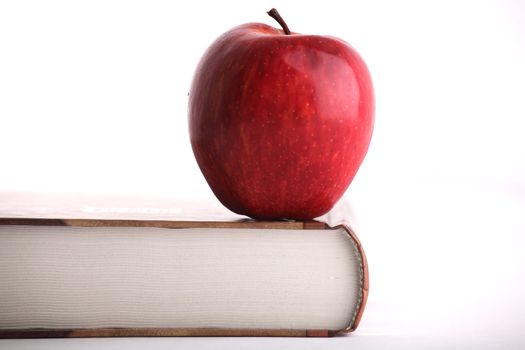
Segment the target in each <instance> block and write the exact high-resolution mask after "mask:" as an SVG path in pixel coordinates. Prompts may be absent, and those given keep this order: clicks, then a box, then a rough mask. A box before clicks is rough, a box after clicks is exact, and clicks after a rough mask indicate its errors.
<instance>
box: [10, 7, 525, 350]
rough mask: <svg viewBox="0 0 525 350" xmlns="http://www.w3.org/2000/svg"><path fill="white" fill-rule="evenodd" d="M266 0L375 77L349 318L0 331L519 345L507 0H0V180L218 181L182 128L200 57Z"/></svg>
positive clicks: (26, 186) (62, 344) (519, 218)
mask: <svg viewBox="0 0 525 350" xmlns="http://www.w3.org/2000/svg"><path fill="white" fill-rule="evenodd" d="M277 5H278V9H279V10H280V12H281V14H282V15H283V16H284V17H285V19H286V20H287V22H288V24H289V26H290V28H291V29H292V30H294V31H298V32H303V33H316V34H332V35H335V36H339V37H341V38H344V39H345V40H347V41H348V42H350V43H351V44H352V45H353V46H354V47H355V48H356V49H357V50H358V51H359V52H360V53H361V54H362V56H363V57H364V59H365V61H366V62H367V63H368V65H369V68H370V70H371V73H372V77H373V80H374V84H375V89H376V97H377V113H376V129H375V133H374V137H373V140H372V145H371V148H370V152H369V154H368V156H367V159H366V160H365V163H364V165H363V167H362V169H361V170H360V172H359V174H358V176H357V177H356V179H355V181H354V183H353V184H352V186H351V188H350V190H349V191H348V193H347V196H348V197H349V198H350V199H351V201H352V202H353V204H354V210H355V212H356V214H357V217H358V218H359V224H360V228H361V230H360V231H359V233H360V237H361V239H362V242H363V244H364V246H365V249H366V251H367V253H368V256H369V262H370V273H371V291H370V299H369V303H368V309H367V310H366V312H365V315H364V318H363V321H362V324H361V327H360V328H359V330H358V331H357V332H356V333H355V334H354V335H352V336H349V337H343V338H335V339H312V340H310V339H258V338H248V339H244V338H243V339H108V340H104V339H88V340H69V339H67V340H41V341H36V340H22V341H3V342H0V347H1V348H6V349H7V348H15V349H16V348H20V349H24V348H35V347H47V348H49V349H51V348H53V349H60V348H64V349H65V348H71V347H75V348H81V349H82V348H97V349H104V348H105V349H110V348H111V349H118V348H126V349H129V348H136V349H138V348H152V349H153V348H159V349H163V348H165V349H167V348H172V347H173V346H175V345H178V346H180V347H183V348H193V349H199V348H200V349H207V348H210V349H211V348H214V349H217V348H228V349H231V348H255V349H257V348H276V349H277V348H279V349H281V348H297V349H299V348H301V349H327V348H328V349H329V348H334V349H335V348H341V349H343V348H345V349H346V348H356V349H357V348H358V349H384V348H389V349H396V348H397V349H407V348H412V349H419V348H439V349H442V348H471V349H483V348H485V349H494V348H506V349H521V348H523V345H524V344H525V336H523V335H522V329H523V328H524V326H525V310H524V309H525V302H524V300H523V295H525V282H524V281H525V278H524V277H525V262H524V257H523V253H522V247H523V246H524V244H525V239H524V238H523V234H524V233H525V222H524V221H525V141H524V139H525V138H524V137H523V136H522V134H523V132H524V130H525V127H524V117H525V105H524V101H523V92H524V91H525V65H524V64H523V62H525V41H524V40H523V38H524V36H525V26H524V23H525V8H524V5H523V2H520V1H518V0H515V1H512V0H507V1H483V2H478V1H463V2H458V1H440V2H433V3H429V2H418V1H396V2H391V1H384V2H378V1H370V2H362V1H361V2H357V1H353V2H340V3H335V2H334V3H329V2H328V3H327V2H322V3H304V2H280V3H279V4H275V3H271V2H263V3H261V4H253V3H251V2H240V1H239V2H228V3H221V2H213V3H212V2H210V3H203V2H200V1H192V2H189V3H188V4H184V5H181V4H178V3H175V2H173V3H171V2H155V3H146V2H132V3H128V2H117V1H109V2H105V1H104V2H103V1H91V2H86V3H69V2H56V1H48V2H33V3H27V2H24V1H21V2H9V3H8V2H6V3H2V4H1V5H0V120H1V137H0V152H1V153H0V154H1V158H2V168H1V171H0V189H2V190H6V189H7V190H11V189H16V190H62V191H87V192H94V191H98V192H108V191H111V192H125V193H129V192H131V193H138V194H140V193H145V194H149V193H151V194H157V193H162V194H176V195H183V196H201V197H211V193H210V191H209V189H208V188H207V185H206V183H205V181H204V180H203V178H202V176H201V175H200V172H199V170H198V168H197V167H196V164H195V162H194V160H193V155H192V153H191V149H190V146H189V142H188V135H187V126H186V102H187V96H186V93H187V91H188V88H189V84H190V81H191V76H192V73H193V69H194V67H195V65H196V63H197V60H198V59H199V57H200V55H201V54H202V52H203V51H204V49H205V48H206V47H207V46H208V45H209V44H210V43H211V41H212V40H213V39H214V38H215V37H217V36H218V35H219V34H221V33H222V32H223V31H225V30H227V29H229V28H230V27H232V26H234V25H237V24H240V23H244V22H251V21H263V22H266V23H272V20H271V18H269V17H268V16H266V15H265V14H264V11H266V10H268V9H269V8H270V7H272V6H277ZM6 164H8V165H9V166H5V165H6Z"/></svg>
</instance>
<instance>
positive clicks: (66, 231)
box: [0, 193, 368, 338]
mask: <svg viewBox="0 0 525 350" xmlns="http://www.w3.org/2000/svg"><path fill="white" fill-rule="evenodd" d="M348 214H349V210H348V207H347V205H346V204H345V203H339V204H338V205H336V207H335V208H334V209H333V210H332V211H331V212H329V213H328V214H327V215H325V216H323V217H320V218H318V219H316V220H311V221H304V222H303V221H286V220H283V221H255V220H251V219H249V218H247V217H243V216H239V215H236V214H233V213H231V212H229V211H228V210H227V209H224V208H222V206H220V205H218V204H216V205H210V204H202V203H197V202H187V201H186V202H182V204H181V203H180V202H177V201H174V200H172V199H167V198H162V199H161V198H131V197H113V198H109V197H96V196H82V197H80V196H76V197H73V196H64V195H62V196H59V195H43V194H40V195H37V194H24V193H0V338H21V337H91V336H93V337H104V336H333V335H336V334H340V333H345V332H351V331H353V330H355V329H356V327H357V326H358V324H359V321H360V319H361V316H362V314H363V311H364V307H365V304H366V299H367V295H368V267H367V262H366V257H365V254H364V251H363V248H362V246H361V244H360V242H359V240H358V238H357V236H356V234H355V232H354V231H353V229H352V226H351V222H350V221H348Z"/></svg>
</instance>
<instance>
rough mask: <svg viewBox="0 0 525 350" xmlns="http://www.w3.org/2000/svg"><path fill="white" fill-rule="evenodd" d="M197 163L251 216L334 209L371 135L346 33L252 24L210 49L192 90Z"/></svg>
mask: <svg viewBox="0 0 525 350" xmlns="http://www.w3.org/2000/svg"><path fill="white" fill-rule="evenodd" d="M188 118H189V133H190V139H191V145H192V148H193V152H194V154H195V158H196V160H197V163H198V165H199V167H200V169H201V171H202V173H203V175H204V177H205V178H206V180H207V182H208V184H209V185H210V187H211V189H212V191H213V192H214V194H215V195H216V196H217V198H218V199H219V200H220V201H221V203H222V204H223V205H224V206H226V207H227V208H229V209H230V210H232V211H233V212H236V213H238V214H243V215H247V216H250V217H252V218H254V219H266V220H269V219H296V220H307V219H312V218H315V217H318V216H321V215H323V214H325V213H326V212H328V211H329V210H330V209H331V208H332V207H333V205H334V204H335V203H336V202H337V201H338V200H339V199H340V198H341V197H342V195H343V194H344V192H345V191H346V189H347V188H348V186H349V185H350V183H351V181H352V179H353V178H354V176H355V174H356V172H357V170H358V169H359V167H360V165H361V163H362V161H363V159H364V157H365V155H366V152H367V150H368V146H369V144H370V139H371V136H372V129H373V124H374V93H373V87H372V82H371V78H370V74H369V71H368V68H367V67H366V65H365V63H364V61H363V60H362V59H361V57H360V56H359V54H358V53H357V52H356V51H355V50H354V49H353V48H352V47H351V46H350V45H349V44H347V43H346V42H344V41H343V40H341V39H338V38H335V37H329V36H317V35H301V34H296V33H292V34H291V35H285V33H284V32H283V30H280V29H276V28H273V27H270V26H268V25H265V24H260V23H249V24H244V25H240V26H238V27H235V28H233V29H231V30H230V31H228V32H226V33H224V34H223V35H222V36H220V37H219V38H218V39H217V40H216V41H215V42H214V43H213V44H212V45H211V46H210V47H209V48H208V50H207V51H206V52H205V54H204V56H203V57H202V59H201V61H200V63H199V65H198V67H197V70H196V72H195V75H194V79H193V83H192V86H191V90H190V98H189V111H188Z"/></svg>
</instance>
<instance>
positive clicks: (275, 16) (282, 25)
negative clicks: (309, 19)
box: [267, 8, 291, 35]
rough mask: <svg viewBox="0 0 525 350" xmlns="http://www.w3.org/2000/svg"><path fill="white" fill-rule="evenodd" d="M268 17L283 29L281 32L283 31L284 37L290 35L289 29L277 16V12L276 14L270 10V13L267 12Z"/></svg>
mask: <svg viewBox="0 0 525 350" xmlns="http://www.w3.org/2000/svg"><path fill="white" fill-rule="evenodd" d="M267 13H268V15H269V16H270V17H272V18H273V19H275V20H276V21H277V22H278V23H279V24H280V25H281V27H283V30H284V34H286V35H290V34H291V32H290V29H289V28H288V25H287V24H286V22H285V21H284V19H283V18H282V17H281V15H280V14H279V12H277V10H276V9H274V8H273V9H271V10H270V11H268V12H267Z"/></svg>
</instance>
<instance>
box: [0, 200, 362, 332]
mask: <svg viewBox="0 0 525 350" xmlns="http://www.w3.org/2000/svg"><path fill="white" fill-rule="evenodd" d="M181 203H182V204H181ZM350 214H351V210H350V208H349V206H348V205H347V204H346V203H345V202H340V203H338V204H337V205H336V206H335V207H334V209H332V210H331V211H330V212H329V213H328V214H326V215H324V216H322V217H320V218H318V219H316V220H311V221H256V220H252V219H249V218H247V217H244V216H239V215H236V214H234V213H231V212H230V211H228V210H227V209H225V208H223V207H222V206H221V205H220V204H219V203H217V202H213V204H210V203H208V202H207V203H206V204H203V203H202V202H192V201H178V200H174V199H172V198H158V197H156V198H149V197H148V198H145V197H128V196H120V197H119V196H114V197H107V196H93V195H91V196H87V195H81V196H75V195H71V194H68V195H59V194H35V193H0V225H30V226H71V227H154V228H169V229H191V228H205V229H210V228H211V229H224V228H249V229H279V230H287V229H290V230H309V229H315V230H324V229H327V230H332V229H340V228H343V229H344V230H345V232H346V233H347V234H348V236H349V237H350V238H351V239H352V241H353V242H354V244H355V246H356V247H357V251H358V255H359V257H358V258H359V259H358V260H359V264H360V266H359V271H360V290H359V293H358V302H357V307H356V310H354V316H353V317H352V321H351V323H350V324H348V325H347V326H346V327H345V328H343V329H338V330H325V329H266V328H263V329H250V328H181V327H173V328H171V327H162V328H122V327H120V328H106V327H104V328H70V329H64V328H60V329H56V328H35V329H17V328H16V327H15V328H12V329H0V338H35V337H116V336H125V337H130V336H140V337H144V336H299V337H304V336H306V337H308V336H311V337H326V336H333V335H336V334H341V333H346V332H352V331H354V330H355V329H356V328H357V326H358V324H359V322H360V320H361V317H362V315H363V311H364V308H365V304H366V300H367V296H368V288H369V282H368V265H367V261H366V257H365V253H364V250H363V248H362V246H361V243H360V242H359V240H358V238H357V236H356V234H355V232H354V231H353V229H352V226H351V222H350V220H349V216H350ZM0 283H2V281H0ZM0 311H1V310H0Z"/></svg>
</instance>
